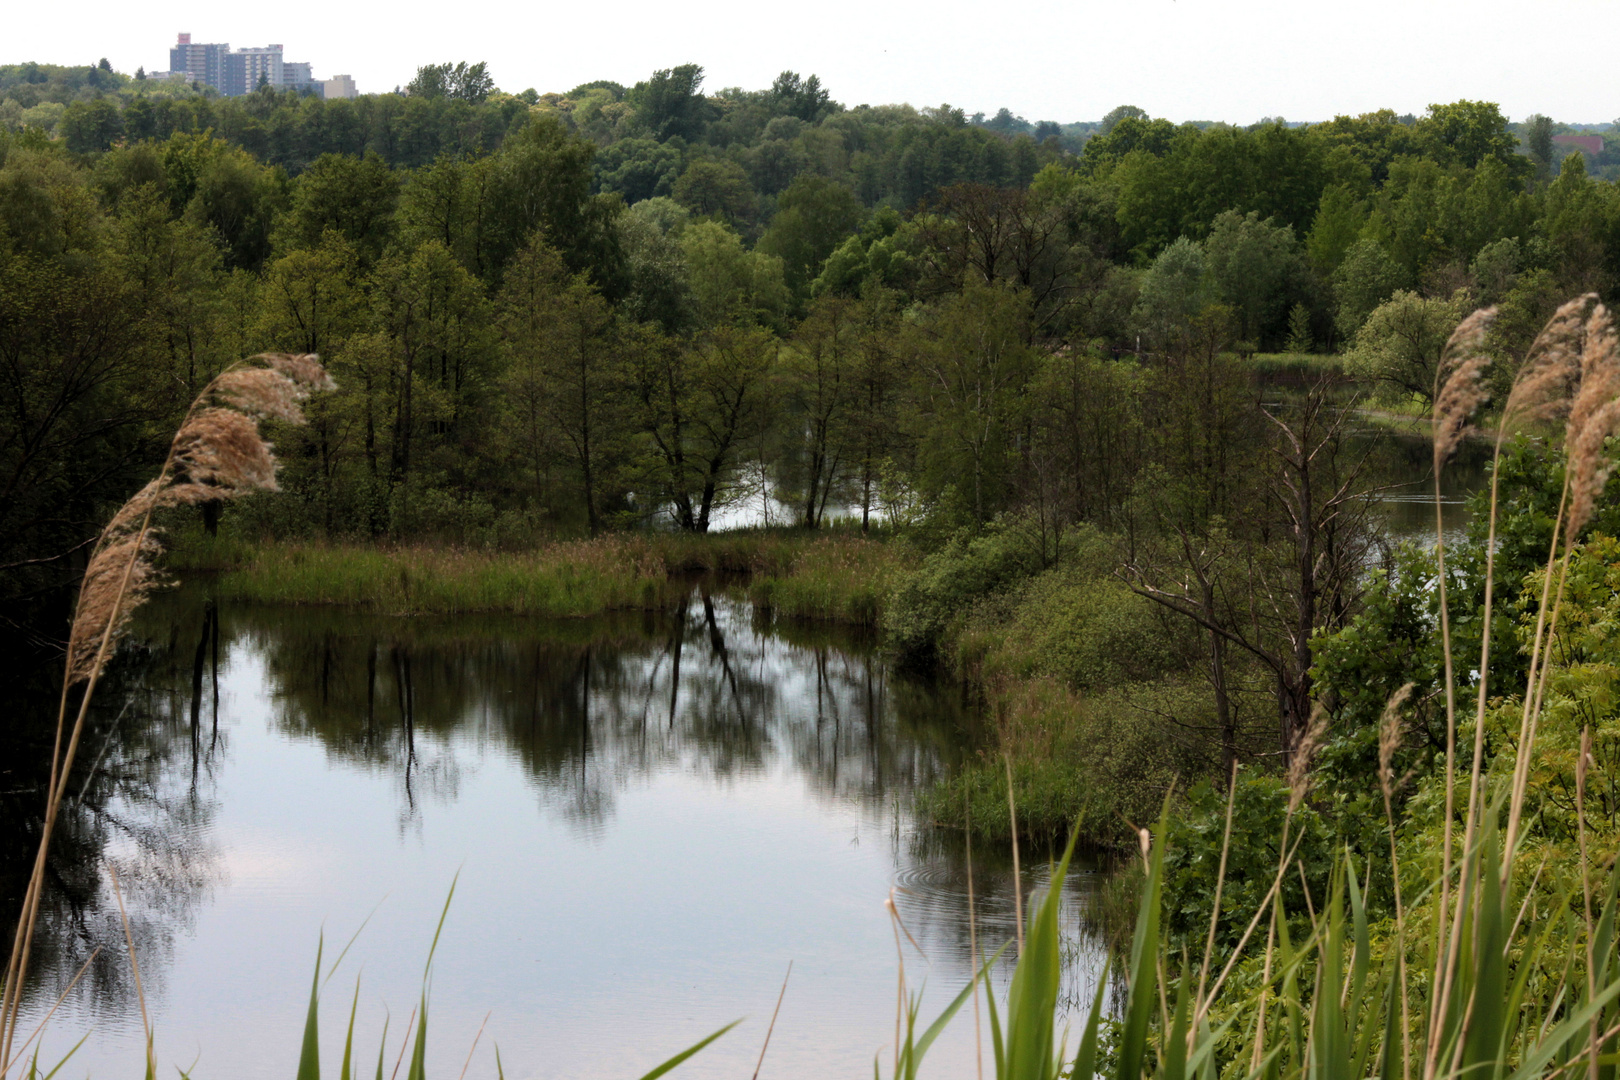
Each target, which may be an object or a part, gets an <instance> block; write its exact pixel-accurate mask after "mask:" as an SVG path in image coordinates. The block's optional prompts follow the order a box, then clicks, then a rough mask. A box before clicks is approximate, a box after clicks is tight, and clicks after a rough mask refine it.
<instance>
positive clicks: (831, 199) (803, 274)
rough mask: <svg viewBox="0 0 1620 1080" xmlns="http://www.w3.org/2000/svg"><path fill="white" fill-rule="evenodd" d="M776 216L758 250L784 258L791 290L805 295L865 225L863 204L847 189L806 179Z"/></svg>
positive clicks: (832, 182)
mask: <svg viewBox="0 0 1620 1080" xmlns="http://www.w3.org/2000/svg"><path fill="white" fill-rule="evenodd" d="M776 207H777V208H776V217H775V219H774V220H772V222H771V227H770V228H769V229H767V230H766V231H765V235H764V236H762V237H761V238H760V241H759V243H758V244H757V245H756V250H758V251H762V252H765V253H766V254H768V255H776V256H779V257H780V258H781V260H782V266H783V271H784V274H785V279H786V281H787V284H788V287H789V288H790V289H792V290H793V291H794V292H796V293H799V294H803V293H805V292H808V291H809V288H810V281H811V279H812V278H814V277H815V276H816V275H817V274H818V273H820V271H821V267H822V264H823V263H825V262H826V261H827V257H828V256H829V255H831V254H832V253H833V250H834V249H835V248H836V247H837V246H838V245H839V244H840V243H842V242H843V241H844V239H845V238H846V237H847V236H849V235H850V234H851V233H852V232H854V231H855V227H856V226H857V225H859V224H860V221H861V203H860V200H859V199H857V198H856V197H855V192H854V191H853V190H852V189H851V188H850V187H849V186H848V185H846V184H840V183H838V182H837V181H836V180H828V179H826V178H824V177H820V176H801V177H799V178H798V179H797V180H795V181H793V183H792V185H791V186H789V188H788V189H787V190H786V191H784V192H783V193H782V195H781V197H780V198H779V199H778V200H777V204H776Z"/></svg>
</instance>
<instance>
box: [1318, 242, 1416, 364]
mask: <svg viewBox="0 0 1620 1080" xmlns="http://www.w3.org/2000/svg"><path fill="white" fill-rule="evenodd" d="M1405 280H1406V279H1405V277H1404V276H1403V275H1402V273H1401V270H1400V267H1399V266H1397V265H1396V264H1395V260H1393V259H1391V258H1390V257H1389V254H1388V252H1386V251H1385V250H1384V248H1383V245H1381V244H1379V243H1378V241H1376V240H1371V239H1362V240H1358V241H1356V242H1355V243H1353V244H1351V245H1350V246H1349V247H1348V248H1347V249H1346V250H1345V253H1344V257H1343V258H1342V259H1341V260H1340V262H1339V265H1338V268H1337V269H1336V270H1334V272H1333V291H1334V294H1335V295H1336V296H1337V298H1338V305H1339V306H1338V312H1337V314H1336V315H1335V317H1334V324H1335V326H1336V327H1337V328H1338V331H1339V337H1340V338H1341V339H1342V340H1344V341H1347V342H1348V341H1354V340H1355V336H1356V333H1357V331H1359V330H1360V329H1361V324H1362V323H1364V322H1366V321H1367V316H1369V315H1371V314H1372V313H1373V312H1374V311H1375V310H1377V308H1378V307H1379V305H1381V304H1382V303H1383V302H1384V301H1386V300H1388V299H1389V297H1390V295H1391V294H1393V293H1394V292H1395V290H1396V289H1399V288H1400V287H1401V286H1402V284H1403V283H1404V282H1405Z"/></svg>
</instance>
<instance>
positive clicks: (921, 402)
mask: <svg viewBox="0 0 1620 1080" xmlns="http://www.w3.org/2000/svg"><path fill="white" fill-rule="evenodd" d="M1029 319H1030V310H1029V298H1028V296H1027V295H1025V294H1024V293H1022V292H1020V291H1018V290H1015V289H1012V288H1009V287H1008V286H1005V285H1001V284H979V283H976V282H972V283H969V284H968V285H967V286H966V287H964V288H963V290H962V291H961V292H960V293H957V294H955V295H953V296H950V297H948V298H946V299H945V300H944V301H943V302H942V303H941V304H940V305H939V307H938V309H937V310H936V311H935V312H934V313H933V317H932V318H930V319H928V320H927V321H925V322H923V323H921V324H920V325H919V326H918V330H917V338H916V344H915V350H916V358H915V361H914V362H915V365H916V366H915V372H916V380H917V386H916V394H917V403H918V407H919V412H918V415H917V418H916V419H917V420H918V421H919V424H918V428H917V441H918V455H919V457H920V459H921V460H920V462H919V474H920V478H921V480H922V482H923V484H924V486H925V488H926V491H927V493H928V494H929V495H930V496H931V497H932V498H933V499H935V500H936V501H938V500H944V501H945V502H946V503H947V504H949V503H950V502H953V501H954V502H955V503H956V505H955V506H954V507H951V509H954V510H955V512H956V513H958V514H960V515H961V516H962V517H963V518H965V519H966V521H967V522H968V523H970V524H972V525H973V526H975V527H977V526H980V525H983V524H984V523H985V522H987V521H989V520H990V519H991V518H992V517H994V516H995V515H996V514H997V513H998V512H1000V511H1001V510H1002V509H1003V508H1005V506H1006V505H1007V501H1008V497H1009V495H1010V493H1011V487H1012V472H1013V469H1014V466H1015V464H1016V454H1015V451H1014V445H1015V439H1016V436H1017V433H1018V431H1019V430H1020V427H1021V424H1022V417H1023V412H1024V409H1025V405H1026V390H1027V387H1028V385H1029V382H1030V379H1031V377H1032V376H1033V375H1034V373H1035V370H1036V353H1035V350H1034V349H1032V348H1030V346H1029Z"/></svg>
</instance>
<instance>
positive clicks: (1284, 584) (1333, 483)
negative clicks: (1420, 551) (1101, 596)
mask: <svg viewBox="0 0 1620 1080" xmlns="http://www.w3.org/2000/svg"><path fill="white" fill-rule="evenodd" d="M1329 401H1330V385H1329V384H1328V383H1327V382H1325V381H1324V382H1319V383H1318V384H1317V385H1316V386H1314V387H1312V388H1311V390H1310V391H1309V392H1308V394H1307V395H1306V397H1305V400H1304V401H1303V402H1301V403H1300V404H1299V406H1298V407H1297V408H1296V409H1294V410H1291V412H1290V413H1289V414H1288V415H1278V414H1270V413H1268V414H1266V420H1267V422H1268V423H1269V425H1270V426H1271V428H1272V429H1273V432H1272V447H1271V451H1272V453H1271V464H1270V466H1269V467H1267V468H1265V469H1264V470H1263V480H1264V495H1265V503H1266V505H1267V506H1269V507H1270V508H1271V512H1272V513H1274V514H1275V515H1276V517H1275V519H1272V520H1267V521H1266V522H1265V524H1266V525H1267V526H1268V529H1263V530H1255V529H1253V524H1254V523H1250V524H1249V527H1248V528H1243V527H1242V526H1243V523H1241V522H1238V521H1232V522H1231V523H1230V526H1228V525H1226V523H1224V522H1222V523H1220V524H1219V527H1217V528H1214V529H1211V530H1210V531H1208V532H1207V533H1200V532H1198V531H1196V530H1192V529H1185V528H1183V529H1178V530H1177V533H1176V535H1175V537H1174V538H1173V540H1172V541H1171V545H1172V547H1173V548H1174V549H1175V554H1173V555H1171V556H1169V557H1168V558H1166V559H1164V561H1163V562H1155V561H1154V560H1152V559H1151V557H1150V558H1143V557H1142V556H1140V555H1133V556H1132V557H1131V559H1130V560H1129V561H1128V562H1127V564H1126V568H1125V571H1124V572H1125V575H1126V578H1127V580H1128V581H1130V582H1131V586H1132V588H1133V589H1135V590H1136V591H1137V592H1138V593H1139V594H1140V595H1142V596H1146V597H1148V598H1149V599H1151V600H1153V601H1155V602H1157V603H1159V604H1161V605H1163V606H1164V607H1165V608H1167V609H1168V610H1170V611H1173V612H1175V613H1177V614H1179V615H1181V616H1183V617H1184V618H1186V619H1189V620H1190V621H1192V622H1193V623H1194V624H1196V625H1197V626H1199V627H1200V628H1202V629H1203V630H1204V632H1205V633H1207V634H1208V635H1209V641H1210V654H1209V661H1208V663H1209V669H1208V670H1209V673H1210V680H1211V685H1212V687H1213V688H1214V689H1215V696H1216V708H1217V714H1218V717H1217V725H1218V728H1219V730H1220V732H1221V739H1222V749H1223V757H1224V758H1225V759H1226V762H1227V766H1228V767H1230V764H1231V762H1232V761H1234V760H1235V757H1236V745H1235V735H1236V731H1237V727H1236V724H1235V722H1234V720H1233V718H1232V716H1231V714H1230V708H1231V704H1232V702H1231V701H1230V694H1229V692H1228V690H1227V689H1226V688H1225V687H1226V676H1225V671H1226V660H1225V657H1226V654H1227V652H1228V650H1230V649H1237V650H1239V651H1240V652H1242V653H1246V654H1248V655H1249V656H1250V657H1252V658H1253V659H1254V660H1255V661H1257V662H1259V663H1260V664H1261V665H1262V666H1263V668H1264V669H1265V670H1267V671H1268V673H1269V674H1270V675H1271V677H1272V678H1273V679H1274V685H1275V688H1276V705H1277V714H1278V742H1279V743H1280V745H1281V747H1282V750H1283V755H1284V760H1285V761H1287V760H1288V759H1289V758H1290V757H1291V755H1292V754H1293V752H1294V751H1295V750H1296V749H1297V748H1298V746H1299V744H1300V741H1301V740H1302V739H1303V738H1304V736H1305V733H1306V731H1307V729H1308V727H1309V723H1310V715H1311V707H1312V694H1313V685H1314V684H1313V679H1314V674H1313V663H1314V655H1315V654H1314V643H1315V641H1316V640H1317V638H1318V637H1319V635H1321V634H1322V633H1324V632H1328V633H1331V632H1333V631H1336V630H1339V629H1342V628H1343V627H1344V626H1346V625H1348V623H1349V621H1350V619H1351V618H1352V617H1353V616H1354V614H1355V612H1356V610H1357V606H1358V604H1359V600H1360V596H1361V592H1362V590H1363V589H1364V587H1365V585H1364V582H1365V580H1366V574H1365V566H1366V559H1367V556H1368V548H1369V545H1370V530H1369V529H1368V528H1367V515H1368V514H1369V513H1370V512H1371V511H1370V506H1371V503H1372V500H1370V499H1368V498H1367V490H1368V485H1367V483H1366V481H1365V478H1364V476H1363V466H1364V465H1365V460H1366V459H1365V456H1364V455H1361V456H1357V455H1352V454H1349V453H1347V452H1346V447H1345V443H1344V438H1343V435H1344V428H1345V424H1346V422H1347V420H1348V419H1349V417H1350V416H1351V413H1350V411H1349V410H1348V409H1344V408H1338V407H1334V406H1333V405H1331V404H1330V403H1329ZM1270 527H1275V528H1277V531H1278V532H1279V533H1280V534H1281V539H1280V541H1278V542H1272V541H1270V539H1269V538H1268V536H1267V531H1269V528H1270Z"/></svg>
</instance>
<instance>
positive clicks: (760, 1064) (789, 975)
mask: <svg viewBox="0 0 1620 1080" xmlns="http://www.w3.org/2000/svg"><path fill="white" fill-rule="evenodd" d="M792 976H793V961H792V960H789V961H788V966H787V974H786V975H783V976H782V990H781V992H780V993H778V994H777V995H776V1008H774V1009H772V1010H771V1023H770V1026H769V1027H767V1028H766V1029H765V1042H764V1043H763V1044H762V1045H761V1046H760V1048H759V1060H758V1061H756V1062H754V1075H753V1080H759V1070H760V1069H761V1068H763V1067H764V1065H765V1051H766V1050H769V1049H770V1047H771V1032H773V1031H775V1030H776V1017H777V1015H778V1014H780V1013H781V1011H782V999H783V998H785V997H787V984H788V979H790V978H792ZM469 1060H471V1059H470V1057H469ZM466 1071H467V1070H465V1069H463V1070H462V1073H463V1074H465V1073H466Z"/></svg>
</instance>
